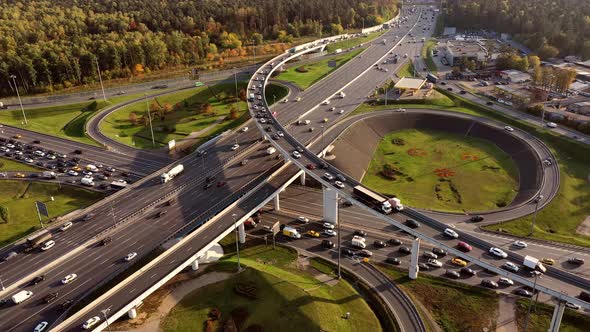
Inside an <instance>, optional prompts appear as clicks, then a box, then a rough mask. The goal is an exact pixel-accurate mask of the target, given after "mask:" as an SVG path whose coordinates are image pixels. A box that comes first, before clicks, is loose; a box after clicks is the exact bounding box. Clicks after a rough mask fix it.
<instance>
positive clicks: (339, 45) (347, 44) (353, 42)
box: [326, 30, 387, 53]
mask: <svg viewBox="0 0 590 332" xmlns="http://www.w3.org/2000/svg"><path fill="white" fill-rule="evenodd" d="M386 31H387V30H383V31H377V32H373V33H370V34H368V35H366V36H363V37H355V38H350V39H348V40H343V41H339V42H336V43H333V44H328V46H326V52H328V53H332V52H334V51H336V50H337V49H342V50H346V49H349V48H351V47H355V46H358V45H360V44H364V43H368V42H370V41H371V40H373V39H375V38H377V37H379V36H381V35H382V34H384V33H385V32H386Z"/></svg>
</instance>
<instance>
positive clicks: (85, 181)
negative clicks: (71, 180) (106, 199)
mask: <svg viewBox="0 0 590 332" xmlns="http://www.w3.org/2000/svg"><path fill="white" fill-rule="evenodd" d="M80 183H82V184H83V185H85V186H88V187H93V186H94V178H92V177H86V176H85V177H83V178H82V179H81V180H80Z"/></svg>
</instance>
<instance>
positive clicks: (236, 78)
mask: <svg viewBox="0 0 590 332" xmlns="http://www.w3.org/2000/svg"><path fill="white" fill-rule="evenodd" d="M233 71H234V84H235V86H236V109H237V110H238V113H240V103H239V101H240V97H239V95H238V74H237V72H236V68H235V67H234V68H233Z"/></svg>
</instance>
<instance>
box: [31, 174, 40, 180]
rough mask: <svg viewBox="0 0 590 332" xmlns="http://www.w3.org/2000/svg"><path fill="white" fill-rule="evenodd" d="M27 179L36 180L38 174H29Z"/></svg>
mask: <svg viewBox="0 0 590 332" xmlns="http://www.w3.org/2000/svg"><path fill="white" fill-rule="evenodd" d="M29 177H30V178H31V179H35V178H38V177H39V174H37V173H31V174H29Z"/></svg>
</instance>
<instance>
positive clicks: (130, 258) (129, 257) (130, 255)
mask: <svg viewBox="0 0 590 332" xmlns="http://www.w3.org/2000/svg"><path fill="white" fill-rule="evenodd" d="M135 257H137V253H136V252H130V253H128V254H127V256H125V261H126V262H129V261H130V260H132V259H134V258H135Z"/></svg>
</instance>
